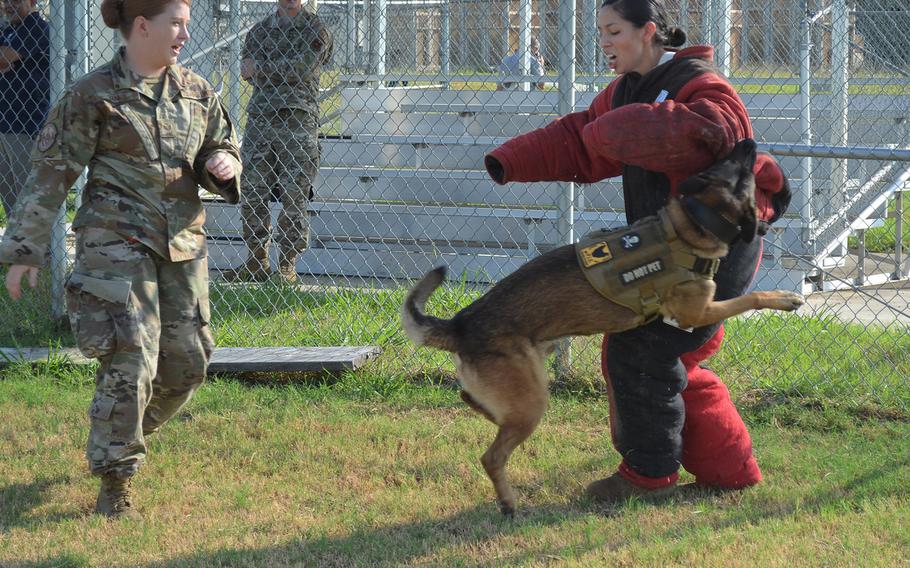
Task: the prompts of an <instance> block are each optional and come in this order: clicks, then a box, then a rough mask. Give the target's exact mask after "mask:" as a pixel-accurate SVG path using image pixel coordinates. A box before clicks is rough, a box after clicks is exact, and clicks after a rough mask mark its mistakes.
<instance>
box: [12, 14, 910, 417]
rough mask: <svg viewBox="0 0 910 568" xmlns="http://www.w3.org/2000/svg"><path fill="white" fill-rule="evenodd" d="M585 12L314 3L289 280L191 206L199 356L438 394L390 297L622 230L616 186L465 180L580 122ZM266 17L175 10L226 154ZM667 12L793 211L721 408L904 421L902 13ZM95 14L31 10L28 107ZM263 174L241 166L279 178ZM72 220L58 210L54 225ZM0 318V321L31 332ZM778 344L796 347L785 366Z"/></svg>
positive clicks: (56, 262)
mask: <svg viewBox="0 0 910 568" xmlns="http://www.w3.org/2000/svg"><path fill="white" fill-rule="evenodd" d="M12 3H14V2H13V0H7V4H6V5H10V4H12ZM598 4H599V3H598V2H597V1H596V0H571V1H567V0H562V1H558V0H546V1H544V0H533V1H532V0H483V1H481V0H322V1H320V2H319V4H318V6H317V7H316V10H317V13H318V16H319V18H320V20H321V22H322V24H323V25H324V26H325V27H326V28H327V29H328V30H329V32H330V33H331V36H332V37H333V45H334V48H333V50H332V53H331V58H330V59H328V60H327V61H326V63H325V64H324V65H323V66H322V73H321V77H320V79H319V83H320V90H319V107H320V108H319V111H318V115H319V116H318V121H319V122H318V123H319V127H318V150H316V154H312V151H311V153H310V154H308V155H309V156H310V159H313V160H318V175H317V176H316V177H315V178H310V177H307V178H306V179H305V180H304V182H303V183H309V182H312V183H313V189H314V196H313V198H312V200H311V201H307V200H302V201H301V202H299V203H296V204H289V203H288V202H287V200H285V201H284V202H282V200H281V198H280V197H279V196H278V194H279V193H280V192H281V191H282V190H285V191H286V190H287V186H286V185H284V184H283V183H281V182H278V181H276V182H274V185H275V189H276V196H275V197H273V198H272V200H271V201H270V205H269V209H268V210H269V213H270V216H271V227H272V229H271V230H272V235H273V237H272V238H273V243H272V244H273V246H272V247H270V248H269V250H268V255H269V264H270V266H271V267H272V268H276V267H278V266H279V265H280V264H281V262H282V253H281V251H279V250H277V249H278V247H277V246H275V242H277V240H279V239H280V232H281V231H283V230H286V229H287V227H288V223H291V222H292V221H287V219H285V220H284V221H282V215H283V214H286V213H288V211H287V210H288V209H289V208H290V209H294V211H296V217H295V218H296V219H297V222H300V223H302V224H303V225H305V227H304V229H303V230H304V232H305V233H306V232H308V237H307V246H306V248H305V250H301V252H300V254H299V255H297V256H296V257H294V258H293V259H292V260H293V269H294V271H295V272H296V274H297V277H298V279H299V280H298V282H297V283H296V284H293V285H288V283H287V282H286V281H285V280H284V279H281V278H270V279H268V280H265V281H258V280H256V279H254V278H252V277H251V278H246V279H244V278H243V277H242V276H238V274H236V273H237V272H238V271H240V272H242V270H240V269H241V268H242V267H243V266H244V265H245V263H247V262H248V259H249V257H250V254H251V252H250V251H249V250H248V248H249V247H248V246H247V242H246V241H247V240H248V235H246V236H245V235H244V228H243V227H244V223H243V220H242V213H241V207H239V206H232V205H227V204H225V203H223V202H220V201H218V199H216V198H215V197H214V196H208V195H207V196H205V199H206V204H207V205H206V209H207V215H208V220H207V231H208V233H209V251H210V252H209V259H210V269H211V278H212V285H211V297H212V302H213V310H214V314H215V317H214V325H215V328H216V332H217V336H218V340H219V344H220V345H222V346H228V345H229V346H246V347H261V346H279V345H291V346H306V345H364V344H378V345H380V346H382V347H383V348H384V350H385V354H384V355H383V356H382V357H381V358H380V359H379V361H378V362H377V365H379V369H380V371H381V372H385V371H388V372H389V373H398V374H404V375H419V376H424V377H425V376H431V377H436V376H443V377H445V376H449V375H451V367H450V363H448V362H447V359H446V358H444V357H442V356H438V354H427V353H422V352H415V351H414V350H413V349H411V348H410V347H409V346H408V344H407V342H406V340H405V338H404V336H403V334H402V333H401V332H400V330H399V324H398V306H399V305H400V303H401V301H402V299H403V297H404V291H405V290H406V289H407V287H408V286H409V284H410V282H411V281H412V279H414V278H417V277H419V276H421V275H422V274H423V273H424V272H425V271H426V270H428V269H430V268H433V267H435V266H438V265H441V264H444V265H447V266H448V267H449V268H450V275H452V280H453V285H452V286H451V287H450V288H448V289H446V290H445V291H444V292H443V293H442V294H441V295H440V296H439V297H438V298H437V297H436V296H434V299H433V300H432V301H431V304H435V305H433V306H431V308H432V309H435V310H437V313H439V314H441V315H443V314H444V315H451V314H453V313H454V312H455V310H456V309H457V308H458V307H459V306H463V305H466V304H467V303H468V302H469V301H470V300H471V299H473V298H475V297H477V295H478V294H480V293H482V291H483V290H484V289H485V288H486V287H487V286H489V285H490V284H491V283H494V282H496V281H497V280H499V279H500V278H502V277H503V276H505V275H507V274H509V273H510V272H512V271H513V270H515V269H516V268H517V267H519V266H520V265H521V264H523V263H524V262H526V261H527V260H528V259H530V258H532V257H534V256H535V255H538V254H540V253H541V252H545V251H546V250H549V249H550V248H553V247H554V246H557V245H560V244H563V243H568V242H573V240H575V239H576V238H577V237H579V236H580V235H582V234H584V233H586V232H588V231H590V230H594V229H599V228H602V227H614V226H620V225H622V224H625V219H624V215H623V202H622V188H621V186H620V183H619V180H618V179H612V180H605V181H603V182H601V183H596V184H587V185H585V184H572V183H561V182H560V183H556V182H552V183H550V182H547V183H528V184H526V183H511V184H508V185H506V186H496V185H495V184H494V183H493V182H492V181H491V180H490V179H489V177H488V175H487V174H486V172H485V171H484V168H483V157H484V155H485V154H486V153H487V152H488V151H490V150H491V149H492V148H494V147H496V146H497V145H499V144H501V143H502V142H504V141H506V140H507V139H509V138H511V137H513V136H516V135H519V134H522V133H525V132H528V131H530V130H532V129H535V128H538V127H541V126H544V125H546V124H548V123H549V122H551V121H552V120H554V119H556V118H557V117H558V116H560V115H562V114H565V113H567V112H571V111H573V110H581V109H585V108H587V107H588V105H589V104H590V103H591V101H592V100H593V98H594V97H595V95H596V94H597V93H598V92H599V91H600V90H601V89H603V88H604V87H605V85H606V84H607V83H609V81H610V80H611V79H612V76H611V72H610V71H609V66H608V63H607V61H606V59H605V56H604V54H603V53H602V52H601V50H600V48H599V47H598V43H597V33H596V23H595V18H596V12H597V7H598ZM276 7H277V3H276V2H275V1H274V0H262V1H251V0H195V1H194V2H193V4H192V19H193V21H192V23H191V30H190V31H191V36H192V37H191V39H190V42H189V44H188V45H187V46H186V47H185V48H184V50H183V53H182V54H181V62H182V63H183V64H185V65H188V66H189V67H191V68H193V69H194V70H195V71H197V72H198V73H200V74H202V75H203V76H205V77H207V78H208V79H209V80H210V81H211V82H212V84H213V85H215V87H216V89H217V90H219V91H220V93H221V97H222V100H223V102H224V103H225V105H226V106H227V108H228V109H229V112H230V115H231V117H232V118H233V120H234V122H235V125H236V126H237V128H238V134H239V137H240V138H241V140H243V141H244V143H246V144H249V143H250V142H249V140H250V137H249V136H248V135H249V134H250V132H251V124H253V119H251V118H250V108H251V107H250V99H251V97H252V96H253V85H252V84H251V83H250V82H248V81H246V80H244V79H243V78H242V77H243V69H242V64H241V61H242V60H243V58H244V57H246V56H248V55H249V53H248V52H246V51H245V49H247V48H245V47H244V45H245V44H246V43H247V42H248V40H249V39H250V38H249V37H248V36H249V34H250V32H251V30H252V29H253V26H254V25H256V24H257V22H260V21H262V20H263V19H266V18H269V17H270V16H271V15H272V14H274V13H275V11H276ZM668 7H669V9H670V20H671V24H672V25H678V26H679V27H681V28H683V29H684V30H686V32H687V34H688V38H689V39H688V42H687V45H691V44H701V43H708V44H711V45H714V46H715V47H716V63H717V65H718V66H719V68H720V69H721V70H722V71H723V72H724V73H725V74H726V75H727V76H728V77H729V79H730V80H731V82H732V83H733V84H734V86H735V87H736V88H737V90H738V92H739V93H740V94H741V96H742V98H743V100H744V102H745V103H746V106H747V108H748V110H749V113H750V116H751V118H752V120H753V125H754V129H755V137H756V139H757V141H758V142H759V144H760V146H761V147H762V148H763V149H765V150H768V151H771V152H772V153H773V154H774V155H775V156H776V157H777V159H778V160H779V161H780V162H781V165H782V167H783V168H784V171H785V172H786V174H787V175H788V177H789V180H790V185H791V187H792V189H793V191H794V200H793V203H792V205H791V208H790V210H789V212H788V214H787V215H786V216H785V217H784V218H783V219H782V220H781V221H780V222H779V223H777V224H775V226H774V227H773V230H772V231H771V232H770V233H769V235H768V236H767V237H766V244H765V257H764V260H763V263H762V268H761V269H760V271H759V273H758V276H757V278H756V284H755V285H756V287H757V288H759V289H774V288H783V289H789V290H796V291H799V292H802V293H805V294H808V295H809V302H808V305H807V307H805V308H803V309H802V311H801V312H800V314H799V315H798V316H797V317H783V316H755V317H746V318H740V319H738V320H736V321H733V322H730V323H729V325H728V330H729V333H728V336H729V338H728V340H727V346H726V349H725V350H724V351H723V352H722V354H721V355H719V356H718V360H719V361H720V363H719V364H722V365H725V366H726V368H727V369H729V371H728V374H729V375H730V376H731V377H734V378H735V380H734V382H735V385H733V386H732V388H734V389H735V390H736V391H737V392H738V393H739V394H740V395H742V396H746V395H748V394H750V393H751V394H755V393H759V395H760V394H761V393H763V392H765V391H766V389H771V388H772V387H773V390H774V392H775V393H778V394H779V393H784V394H786V395H788V396H789V395H796V396H800V397H814V396H820V397H822V398H823V399H824V400H827V401H837V402H846V403H849V404H853V405H857V406H863V405H867V404H872V405H884V406H887V407H889V408H896V409H899V410H900V411H902V412H906V411H908V410H910V385H908V384H907V382H908V381H907V377H908V376H910V355H908V353H910V345H908V342H907V339H906V338H907V326H908V324H910V315H908V313H910V308H908V298H910V288H908V286H907V276H908V271H910V265H908V264H910V263H908V256H907V253H906V250H907V249H906V247H907V245H908V237H907V235H906V234H905V231H904V227H905V226H906V223H907V220H908V219H910V214H908V210H910V206H908V204H907V202H906V200H904V199H903V192H905V191H906V190H907V187H908V186H907V180H908V178H910V149H908V135H910V131H908V129H910V47H908V46H910V41H908V40H910V37H908V35H910V31H908V30H910V12H908V10H907V9H906V6H905V4H904V2H903V0H849V1H847V0H770V1H765V0H675V1H673V0H671V1H670V2H668ZM97 11H98V8H97V5H96V4H95V3H92V2H88V1H85V0H52V1H51V2H49V3H48V2H45V3H43V4H42V5H41V6H40V13H41V14H42V15H43V16H44V18H45V19H47V20H48V21H49V22H50V23H51V26H50V40H49V48H50V81H51V86H50V90H51V96H52V98H54V99H56V98H57V97H59V95H60V93H61V92H62V90H63V89H64V88H65V85H66V84H67V83H68V82H69V81H71V80H73V79H74V78H75V77H78V76H80V75H81V74H82V73H84V72H86V71H87V70H89V69H91V68H93V67H95V66H97V65H99V64H102V63H104V62H106V61H108V60H109V59H110V58H111V57H112V56H113V54H114V52H115V50H116V47H117V45H119V37H118V36H117V34H116V33H115V32H114V31H113V30H109V29H106V28H104V27H103V25H102V24H101V20H100V17H99V16H98V13H97ZM4 37H6V36H4ZM287 45H291V44H287ZM285 55H291V54H285ZM279 71H280V70H279ZM286 76H287V81H288V84H291V83H294V82H295V81H296V80H297V79H296V78H293V77H295V70H294V69H293V68H291V67H288V68H287V74H286ZM4 96H6V95H4ZM278 110H279V109H277V108H276V109H275V111H276V112H278ZM291 134H293V133H291ZM4 136H7V135H6V134H4ZM311 150H312V149H311ZM287 155H288V154H284V156H287ZM270 156H271V157H269V158H262V159H264V160H267V163H265V164H263V163H259V164H258V167H259V168H260V169H261V168H262V167H263V165H264V166H265V167H266V168H272V169H273V170H274V171H275V172H278V170H282V169H285V168H288V167H291V166H295V165H299V164H292V163H285V162H283V161H282V158H281V156H282V154H280V153H273V154H272V155H270ZM283 159H284V160H291V161H294V159H293V158H287V157H285V158H283ZM252 166H253V164H245V168H247V169H249V168H251V167H252ZM4 179H6V178H4ZM278 179H281V178H278ZM4 183H9V182H4ZM77 185H78V184H77ZM77 189H78V188H77ZM77 204H78V198H77V199H76V200H75V201H73V202H71V203H69V206H68V210H69V212H70V213H69V214H70V215H71V212H72V209H73V207H75V206H77ZM304 211H305V212H306V214H304V213H303V212H304ZM285 217H287V215H285ZM292 217H293V216H292ZM65 219H66V212H62V216H61V224H60V228H59V229H58V234H57V236H56V238H55V239H56V240H55V242H56V243H57V246H56V247H55V249H54V250H55V252H54V254H53V255H52V268H53V270H52V273H53V278H52V279H51V282H50V291H49V294H50V298H51V304H52V306H51V313H56V314H58V315H59V313H61V310H62V305H61V303H60V301H59V297H60V296H59V289H60V284H59V283H60V282H62V278H63V277H64V276H65V274H66V270H67V263H68V261H69V260H70V259H69V258H68V255H67V252H69V253H70V254H71V253H72V250H71V249H68V248H67V245H66V243H67V242H68V240H67V236H66V231H65V227H66V221H65ZM261 221H263V223H262V225H267V224H268V223H265V222H264V221H265V220H261ZM284 260H287V259H286V258H284ZM232 271H233V272H232ZM3 309H4V310H6V312H7V313H9V314H11V316H10V317H15V318H17V319H19V320H25V319H28V318H34V317H35V316H34V314H26V313H25V312H24V311H22V312H16V310H17V309H20V310H24V308H21V307H20V308H17V307H16V306H12V307H10V306H6V307H4V308H3ZM37 340H39V341H40V340H45V338H43V337H38V338H37ZM794 345H800V346H802V348H801V352H802V355H801V357H800V358H799V360H794V359H793V356H792V355H793V346H794ZM598 347H599V344H598V342H597V341H596V340H594V339H576V340H573V341H572V343H571V346H570V348H567V349H566V351H565V352H564V357H563V358H562V359H561V360H560V361H561V365H562V366H561V367H560V368H559V375H560V376H561V377H587V379H586V380H590V381H593V380H596V376H597V375H598V373H599V362H598ZM798 351H799V350H798ZM783 360H786V361H787V362H786V363H784V362H783Z"/></svg>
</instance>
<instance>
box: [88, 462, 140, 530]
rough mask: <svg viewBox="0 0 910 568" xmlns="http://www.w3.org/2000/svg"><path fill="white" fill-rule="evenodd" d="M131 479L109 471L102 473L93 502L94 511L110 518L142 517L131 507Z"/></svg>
mask: <svg viewBox="0 0 910 568" xmlns="http://www.w3.org/2000/svg"><path fill="white" fill-rule="evenodd" d="M131 480H132V477H118V476H116V475H113V474H110V473H108V474H105V475H102V476H101V490H100V491H99V492H98V500H97V501H96V502H95V512H96V513H98V514H99V515H104V516H105V517H110V518H112V519H116V518H121V517H122V518H129V519H140V518H142V517H141V515H140V514H139V511H137V510H136V509H134V508H133V501H132V496H131V495H130V483H131Z"/></svg>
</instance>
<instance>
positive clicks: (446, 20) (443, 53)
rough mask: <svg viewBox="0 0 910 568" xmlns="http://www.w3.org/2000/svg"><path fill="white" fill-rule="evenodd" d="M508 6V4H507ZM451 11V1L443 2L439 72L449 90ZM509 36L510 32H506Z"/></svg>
mask: <svg viewBox="0 0 910 568" xmlns="http://www.w3.org/2000/svg"><path fill="white" fill-rule="evenodd" d="M506 6H508V4H506ZM450 22H451V18H450V9H449V0H443V2H442V21H441V22H440V23H439V27H440V28H441V29H440V30H439V70H440V71H441V72H442V77H443V88H444V89H448V88H449V81H448V78H449V73H451V64H450V60H451V56H450V51H451V50H450V49H449V42H450V36H449V26H450ZM506 34H508V31H506ZM507 39H508V38H507ZM506 43H508V42H506Z"/></svg>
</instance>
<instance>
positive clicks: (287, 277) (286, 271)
mask: <svg viewBox="0 0 910 568" xmlns="http://www.w3.org/2000/svg"><path fill="white" fill-rule="evenodd" d="M278 275H279V277H280V278H281V280H283V281H285V282H288V283H291V284H297V283H299V280H298V279H297V255H296V254H285V253H283V252H282V253H280V254H279V255H278Z"/></svg>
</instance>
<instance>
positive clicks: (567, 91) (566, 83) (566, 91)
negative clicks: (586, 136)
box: [554, 0, 576, 377]
mask: <svg viewBox="0 0 910 568" xmlns="http://www.w3.org/2000/svg"><path fill="white" fill-rule="evenodd" d="M575 29H576V28H575V0H562V2H560V4H559V115H560V116H564V115H566V114H569V113H570V112H572V111H573V110H575V33H576V32H575ZM560 185H561V186H562V192H560V196H559V203H558V204H557V209H558V210H559V221H558V231H559V238H560V239H561V240H562V243H563V244H567V245H570V244H573V243H574V242H575V184H574V183H573V182H563V183H562V184H560ZM571 367H572V351H571V343H570V342H569V340H563V341H560V342H559V343H558V344H557V346H556V359H555V369H554V372H555V374H556V376H557V377H560V376H564V375H565V374H566V372H567V371H568V370H569V369H571Z"/></svg>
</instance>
